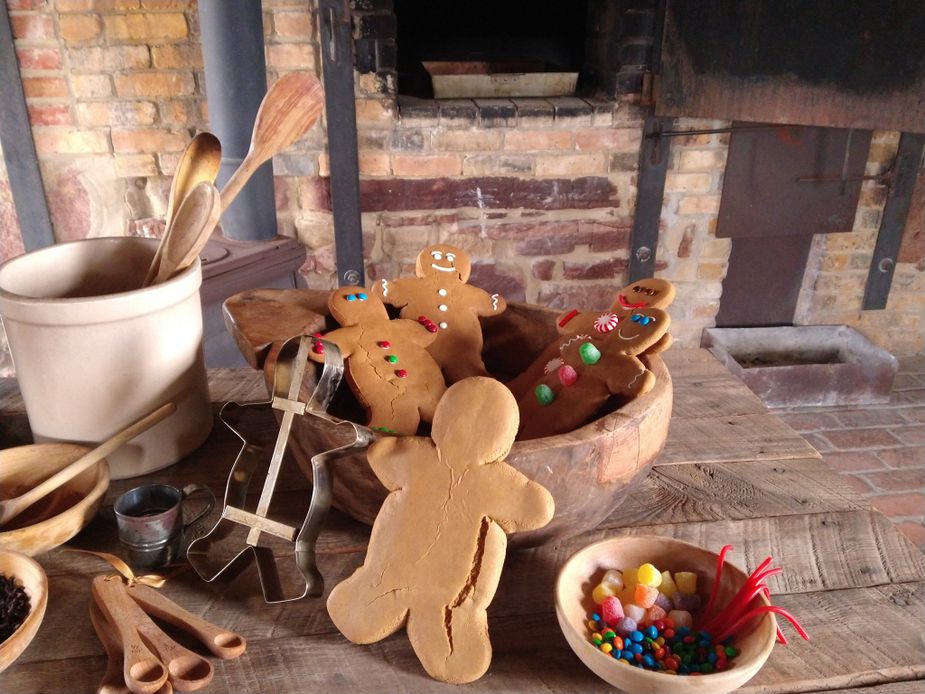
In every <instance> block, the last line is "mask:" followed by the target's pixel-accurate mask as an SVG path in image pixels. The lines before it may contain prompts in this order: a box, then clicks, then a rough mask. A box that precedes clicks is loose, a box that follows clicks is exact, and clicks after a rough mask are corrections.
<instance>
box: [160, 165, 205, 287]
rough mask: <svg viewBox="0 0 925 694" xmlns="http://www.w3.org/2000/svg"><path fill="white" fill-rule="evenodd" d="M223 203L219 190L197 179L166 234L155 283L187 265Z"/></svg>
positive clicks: (199, 249) (190, 262) (201, 243)
mask: <svg viewBox="0 0 925 694" xmlns="http://www.w3.org/2000/svg"><path fill="white" fill-rule="evenodd" d="M221 211H222V207H221V200H220V196H219V192H218V190H217V189H216V187H215V186H214V185H212V184H211V183H209V182H208V181H203V182H202V183H198V184H197V185H196V186H195V187H194V188H193V190H192V191H190V193H189V195H187V196H186V198H185V199H184V200H183V202H182V203H180V207H179V209H178V210H177V214H176V217H174V220H173V224H172V225H171V228H170V231H169V233H168V236H167V237H165V243H164V252H163V254H162V255H161V259H160V264H159V265H158V268H157V275H156V276H155V278H154V284H158V283H160V282H166V281H167V280H168V279H170V278H171V277H173V276H174V275H176V274H177V273H178V272H180V271H182V270H184V269H185V268H187V267H189V266H190V265H191V264H192V263H193V261H194V260H195V259H196V258H197V257H198V255H199V252H200V251H201V250H202V247H203V246H205V245H206V242H207V241H208V240H209V237H210V236H211V235H212V232H213V231H214V230H215V225H216V224H217V223H218V218H219V216H220V215H221Z"/></svg>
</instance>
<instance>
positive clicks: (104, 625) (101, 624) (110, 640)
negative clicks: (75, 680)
mask: <svg viewBox="0 0 925 694" xmlns="http://www.w3.org/2000/svg"><path fill="white" fill-rule="evenodd" d="M90 623H91V624H92V625H93V630H94V631H95V632H96V636H97V638H99V640H100V643H102V644H103V650H105V651H106V657H107V658H108V660H107V662H106V672H105V674H104V675H103V680H102V681H101V682H100V686H99V689H97V694H130V692H131V691H132V690H131V689H129V688H128V687H127V686H126V684H125V680H124V679H123V678H122V644H121V643H119V639H118V637H117V636H116V634H115V632H114V631H113V628H112V626H111V625H110V624H109V622H107V621H106V618H105V617H104V616H103V613H102V612H101V611H100V607H99V605H97V604H96V601H95V600H91V601H90Z"/></svg>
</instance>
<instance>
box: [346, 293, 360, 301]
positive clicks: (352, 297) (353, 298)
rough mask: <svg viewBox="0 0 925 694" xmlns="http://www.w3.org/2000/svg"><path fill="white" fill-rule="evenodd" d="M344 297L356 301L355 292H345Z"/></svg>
mask: <svg viewBox="0 0 925 694" xmlns="http://www.w3.org/2000/svg"><path fill="white" fill-rule="evenodd" d="M344 298H345V299H346V300H347V301H356V300H357V295H356V294H347V295H346V296H345V297H344Z"/></svg>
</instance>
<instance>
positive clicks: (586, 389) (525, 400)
mask: <svg viewBox="0 0 925 694" xmlns="http://www.w3.org/2000/svg"><path fill="white" fill-rule="evenodd" d="M570 321H574V323H573V327H574V329H575V331H576V332H575V334H572V335H566V336H563V337H561V338H560V339H559V340H557V341H556V342H555V346H556V349H555V352H556V353H555V354H554V355H553V356H552V357H550V358H549V359H548V360H547V361H546V362H545V363H543V364H541V365H538V364H537V363H536V362H534V364H533V365H531V367H530V369H529V371H530V372H531V373H536V372H538V371H542V375H541V376H538V377H537V378H536V379H535V380H534V381H533V382H532V383H530V384H528V387H527V388H525V389H524V392H522V393H521V394H520V395H519V397H518V401H517V404H518V406H519V407H520V419H521V422H523V428H522V430H521V432H520V438H521V439H533V438H539V437H541V436H554V435H556V434H562V433H565V432H567V431H572V430H573V429H576V428H578V427H580V426H582V425H584V424H585V423H586V422H587V421H588V419H589V418H590V417H591V416H592V415H594V413H595V412H597V410H598V409H599V408H600V407H601V406H602V405H603V404H604V403H605V402H607V399H608V398H609V397H610V396H611V395H624V396H629V397H635V396H637V395H642V394H644V393H647V392H648V391H650V390H651V389H652V387H653V386H654V385H655V376H654V375H653V374H652V372H651V371H649V370H648V369H646V367H645V364H643V363H642V362H641V361H640V360H639V359H638V358H637V355H639V354H642V353H643V352H645V351H646V350H647V349H649V348H651V347H652V346H653V345H655V344H657V343H658V341H659V340H661V339H662V338H663V337H664V335H666V334H667V330H668V326H669V324H670V323H671V318H670V317H669V315H668V314H667V313H666V312H665V311H662V310H661V309H657V308H646V309H637V310H636V311H634V312H633V313H631V314H630V315H629V316H628V317H627V318H626V319H625V320H620V321H619V322H613V321H612V320H611V318H610V314H608V313H604V314H600V313H598V312H594V313H576V314H574V315H573V316H572V317H571V319H570ZM548 355H549V350H546V351H545V352H544V353H543V355H542V357H541V358H544V359H545V358H546V357H547V356H548Z"/></svg>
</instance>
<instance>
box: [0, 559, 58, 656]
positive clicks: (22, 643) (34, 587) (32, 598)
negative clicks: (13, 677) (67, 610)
mask: <svg viewBox="0 0 925 694" xmlns="http://www.w3.org/2000/svg"><path fill="white" fill-rule="evenodd" d="M0 574H3V575H4V576H6V577H7V578H12V579H13V580H14V581H15V582H16V583H17V584H18V585H21V586H22V587H23V588H25V590H26V595H28V596H29V602H30V609H29V615H28V616H27V617H26V619H25V620H24V621H23V623H22V624H20V625H19V628H18V629H17V630H16V631H14V632H13V634H12V636H10V638H8V639H7V640H6V641H3V642H0V672H3V671H4V670H6V669H7V668H8V667H9V666H10V665H12V664H13V661H14V660H16V659H17V658H18V657H19V656H20V654H21V653H22V652H23V651H24V650H26V646H28V645H29V643H30V642H31V641H32V639H33V637H35V633H36V632H37V631H38V630H39V625H40V624H41V623H42V618H43V617H44V616H45V606H46V605H47V604H48V579H46V578H45V572H44V571H43V570H42V567H41V566H39V564H38V562H37V561H35V560H34V559H30V558H29V557H27V556H26V555H25V554H22V553H20V552H13V551H10V550H5V549H0Z"/></svg>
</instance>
